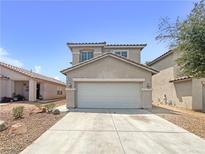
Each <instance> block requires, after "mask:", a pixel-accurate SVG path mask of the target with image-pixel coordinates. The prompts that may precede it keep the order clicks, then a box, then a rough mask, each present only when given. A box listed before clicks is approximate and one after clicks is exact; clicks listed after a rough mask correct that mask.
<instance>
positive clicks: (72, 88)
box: [61, 42, 157, 108]
mask: <svg viewBox="0 0 205 154" xmlns="http://www.w3.org/2000/svg"><path fill="white" fill-rule="evenodd" d="M67 45H68V47H69V48H70V51H71V53H72V56H73V60H72V67H70V68H67V69H64V70H62V71H61V72H62V73H63V74H64V75H66V77H67V88H66V98H67V107H68V108H75V107H77V108H150V107H151V104H152V103H151V99H152V87H151V85H152V75H153V74H156V73H157V71H156V70H155V69H153V68H151V67H149V66H146V65H143V64H141V63H140V55H141V50H142V49H143V48H144V47H145V46H146V44H107V43H106V42H99V43H67Z"/></svg>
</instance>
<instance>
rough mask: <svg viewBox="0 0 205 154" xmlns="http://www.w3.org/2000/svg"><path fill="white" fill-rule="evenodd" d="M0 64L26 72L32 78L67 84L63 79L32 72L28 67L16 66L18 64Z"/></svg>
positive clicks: (22, 72)
mask: <svg viewBox="0 0 205 154" xmlns="http://www.w3.org/2000/svg"><path fill="white" fill-rule="evenodd" d="M0 66H2V67H5V68H8V69H10V70H13V71H15V72H18V73H21V74H24V75H26V76H28V77H31V78H36V79H41V80H45V81H49V82H53V83H57V84H61V85H65V83H64V82H62V81H59V80H56V79H54V78H51V77H47V76H44V75H41V74H38V73H35V72H32V71H28V70H26V69H23V68H20V67H16V66H13V65H10V64H6V63H3V62H0ZM2 76H3V75H2Z"/></svg>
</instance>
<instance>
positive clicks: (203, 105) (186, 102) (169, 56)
mask: <svg viewBox="0 0 205 154" xmlns="http://www.w3.org/2000/svg"><path fill="white" fill-rule="evenodd" d="M179 55H180V54H179V52H177V50H176V49H173V50H169V51H168V52H166V53H164V54H163V55H161V56H160V57H158V58H156V59H155V60H153V61H151V62H149V63H148V64H147V65H148V66H151V67H152V68H154V69H156V70H158V71H160V72H159V73H158V74H156V75H154V76H153V77H152V87H153V93H152V99H153V102H154V103H165V104H170V105H176V106H178V107H183V108H187V109H192V110H203V111H205V79H204V78H201V79H195V78H192V77H188V76H184V75H183V74H181V73H180V70H179V66H178V65H177V63H176V59H177V58H178V57H179Z"/></svg>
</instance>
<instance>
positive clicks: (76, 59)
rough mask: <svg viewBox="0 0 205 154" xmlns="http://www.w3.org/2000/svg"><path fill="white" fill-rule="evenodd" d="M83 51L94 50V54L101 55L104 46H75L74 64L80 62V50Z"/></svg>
mask: <svg viewBox="0 0 205 154" xmlns="http://www.w3.org/2000/svg"><path fill="white" fill-rule="evenodd" d="M81 51H92V52H93V56H94V57H96V56H99V55H101V54H102V47H73V48H72V54H73V55H72V57H73V60H72V64H73V65H75V64H78V63H79V62H80V52H81Z"/></svg>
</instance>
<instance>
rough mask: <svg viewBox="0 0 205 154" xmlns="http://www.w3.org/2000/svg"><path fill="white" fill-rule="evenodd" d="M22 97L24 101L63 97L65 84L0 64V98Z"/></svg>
mask: <svg viewBox="0 0 205 154" xmlns="http://www.w3.org/2000/svg"><path fill="white" fill-rule="evenodd" d="M13 95H22V96H24V97H25V99H26V100H29V101H36V100H38V99H40V98H42V99H44V100H46V99H55V98H63V97H65V84H64V83H63V82H61V81H59V80H56V79H53V78H50V77H46V76H43V75H40V74H37V73H34V72H31V71H28V70H25V69H22V68H19V67H15V66H12V65H10V64H6V63H3V62H0V98H2V97H13Z"/></svg>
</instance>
